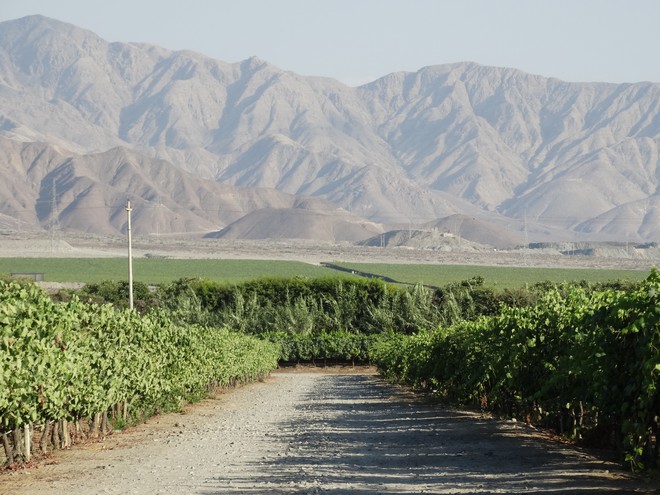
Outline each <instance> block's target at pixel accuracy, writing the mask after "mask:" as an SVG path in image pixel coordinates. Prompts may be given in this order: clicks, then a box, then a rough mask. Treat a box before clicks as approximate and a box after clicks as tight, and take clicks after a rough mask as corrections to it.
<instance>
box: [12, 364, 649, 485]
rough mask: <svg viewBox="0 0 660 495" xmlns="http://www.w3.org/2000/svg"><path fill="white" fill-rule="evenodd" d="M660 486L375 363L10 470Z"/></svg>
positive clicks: (29, 481) (274, 384) (320, 481)
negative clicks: (447, 403) (406, 381)
mask: <svg viewBox="0 0 660 495" xmlns="http://www.w3.org/2000/svg"><path fill="white" fill-rule="evenodd" d="M605 492H607V493H611V494H621V495H623V494H631V493H649V494H650V493H658V492H657V490H654V486H653V484H652V483H648V482H647V483H645V482H643V481H640V480H636V479H635V478H634V477H632V476H630V475H629V474H625V473H623V472H622V471H621V470H620V469H619V468H618V467H617V466H616V464H613V463H611V462H608V461H607V460H603V459H600V458H598V457H596V456H594V455H592V454H590V453H588V452H583V451H579V450H576V449H573V448H570V447H567V446H564V445H561V444H560V443H558V442H555V441H550V440H549V439H548V438H547V437H544V436H543V435H542V434H541V433H540V432H538V431H537V430H534V429H532V428H529V427H527V426H525V425H523V424H520V423H516V422H511V421H508V422H504V421H497V420H494V419H491V418H488V417H484V416H482V415H479V414H476V413H471V412H466V411H457V410H448V409H444V408H440V407H437V406H430V405H428V404H424V403H422V402H420V401H419V400H416V399H415V398H413V397H412V396H410V395H409V394H407V393H405V392H404V391H402V390H400V389H397V388H394V387H392V386H390V385H387V384H386V383H385V382H383V381H382V380H380V379H379V378H378V377H377V376H375V375H374V374H373V373H372V372H369V371H365V370H357V371H356V370H352V371H350V370H349V371H348V372H345V371H339V372H337V371H335V372H334V373H331V374H328V373H318V372H309V371H303V372H300V371H291V370H288V371H287V370H284V372H281V371H280V372H276V373H275V374H273V376H272V377H271V378H269V379H268V380H267V381H266V382H265V383H257V384H253V385H249V386H246V387H243V388H240V389H238V390H235V391H231V392H229V393H227V394H224V395H222V396H220V398H219V399H216V400H209V401H205V402H204V403H202V404H201V405H197V406H194V407H192V408H190V409H189V410H188V411H187V412H186V413H185V414H175V415H168V416H161V417H156V418H153V419H151V420H149V421H148V422H147V424H145V425H140V426H138V427H137V429H136V430H134V431H133V432H130V433H126V434H123V433H117V434H114V435H112V436H110V437H108V438H106V439H105V440H104V441H103V442H101V443H93V444H89V445H87V446H83V447H81V448H74V449H72V450H70V451H66V452H60V453H57V454H55V457H54V458H53V459H52V461H51V462H48V463H46V465H41V466H40V467H38V468H36V469H29V470H26V471H19V472H15V473H11V474H7V473H0V493H7V494H9V493H11V494H13V495H27V494H30V495H31V494H34V493H43V494H48V495H92V494H94V495H97V494H122V495H123V494H127V493H139V494H141V495H150V494H159V493H167V494H186V495H189V494H200V495H202V494H204V495H212V494H213V495H220V494H224V493H226V494H247V493H260V494H283V493H298V494H320V493H327V494H359V493H365V494H366V493H370V494H378V493H382V494H385V493H436V494H441V493H454V494H458V493H510V494H517V493H553V494H557V495H560V494H576V493H605Z"/></svg>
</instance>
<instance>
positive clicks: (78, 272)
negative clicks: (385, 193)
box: [0, 258, 650, 288]
mask: <svg viewBox="0 0 660 495" xmlns="http://www.w3.org/2000/svg"><path fill="white" fill-rule="evenodd" d="M335 264H336V265H339V266H342V267H344V268H347V269H349V270H354V271H359V272H366V273H372V274H376V275H379V276H382V277H389V278H391V279H393V280H396V281H397V282H402V283H411V284H415V283H423V284H427V285H435V286H442V285H446V284H448V283H451V282H457V281H461V280H467V279H470V278H472V277H482V278H483V279H484V283H485V285H487V286H491V287H495V288H511V287H521V286H524V285H525V284H533V283H535V282H540V281H546V280H548V281H551V282H568V281H580V280H586V281H589V282H603V281H607V280H642V279H644V278H645V277H647V276H648V274H649V273H650V270H616V269H599V268H537V267H504V266H475V265H433V264H422V265H417V264H386V263H346V262H336V263H335ZM16 272H18V273H26V272H37V273H43V274H44V278H45V280H46V281H48V282H85V283H93V282H100V281H103V280H115V281H118V280H127V279H128V262H127V260H126V259H125V258H0V274H4V275H9V274H10V273H16ZM296 276H299V277H310V278H311V277H346V276H351V274H350V273H346V272H342V271H338V270H333V269H331V268H325V267H322V266H317V265H312V264H308V263H303V262H299V261H279V260H278V261H273V260H222V259H169V258H136V259H134V260H133V278H134V280H136V281H139V282H145V283H148V284H161V283H167V282H171V281H173V280H177V279H180V278H184V277H190V278H208V279H211V280H216V281H224V282H228V283H236V282H241V281H246V280H252V279H256V278H260V277H296Z"/></svg>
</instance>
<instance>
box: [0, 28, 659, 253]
mask: <svg viewBox="0 0 660 495" xmlns="http://www.w3.org/2000/svg"><path fill="white" fill-rule="evenodd" d="M659 150H660V84H657V83H637V84H604V83H568V82H564V81H561V80H558V79H554V78H546V77H542V76H538V75H533V74H528V73H526V72H523V71H520V70H518V69H513V68H500V67H488V66H483V65H480V64H476V63H454V64H443V65H436V66H430V67H426V68H423V69H421V70H419V71H415V72H394V73H391V74H388V75H386V76H384V77H381V78H379V79H377V80H375V81H373V82H372V83H369V84H365V85H363V86H360V87H358V88H353V87H349V86H346V85H344V84H342V83H340V82H338V81H335V80H332V79H326V78H319V77H307V76H302V75H299V74H296V73H294V72H291V71H285V70H282V69H281V68H279V67H277V66H275V65H273V64H272V63H270V62H269V61H267V60H264V59H260V58H257V57H252V58H249V59H246V60H243V61H240V62H237V63H228V62H224V61H221V60H215V59H211V58H208V57H206V56H204V55H201V54H198V53H195V52H190V51H178V52H173V51H170V50H168V49H165V48H162V47H158V46H155V45H147V44H126V43H117V42H115V43H109V42H107V41H106V40H104V39H102V38H100V37H99V36H97V35H96V34H94V33H93V32H91V31H87V30H84V29H81V28H78V27H76V26H73V25H71V24H67V23H63V22H60V21H56V20H53V19H49V18H46V17H43V16H32V17H27V18H23V19H19V20H16V21H9V22H4V23H0V197H2V198H3V201H2V203H0V227H2V228H5V229H10V228H16V226H17V225H19V224H20V226H21V228H26V229H27V228H31V229H52V228H53V226H54V225H56V226H57V228H63V229H72V230H79V231H85V232H99V233H113V232H121V231H123V229H125V225H124V205H125V202H126V200H128V199H130V200H131V201H132V203H133V205H134V213H135V229H136V231H139V232H142V233H155V232H158V233H168V232H177V233H188V234H190V235H208V236H214V237H222V236H227V237H231V238H251V239H254V238H260V237H277V236H281V237H288V238H321V237H322V238H323V239H324V240H342V241H344V240H346V241H358V240H365V239H368V238H370V237H373V236H374V235H376V236H377V235H380V234H381V233H384V232H386V231H387V230H388V229H406V228H407V229H408V231H409V232H410V231H411V230H412V229H413V228H419V229H426V230H428V231H430V232H431V231H432V232H440V233H442V232H448V233H451V234H459V235H465V234H467V233H468V232H469V233H470V235H471V236H472V238H473V239H474V240H475V241H478V242H484V243H489V242H486V241H487V240H488V239H490V243H491V244H493V245H495V244H498V245H504V244H506V243H507V239H509V240H510V242H519V241H520V240H521V239H522V240H524V241H534V240H565V239H569V240H575V239H598V240H603V239H605V240H616V241H629V240H630V241H657V240H660V239H659V237H660V196H659V195H658V194H657V191H658V190H659V186H660V168H659V167H660V158H659V157H660V151H659ZM448 218H449V220H448ZM443 219H444V220H443ZM440 220H442V221H440ZM459 229H461V230H460V231H459Z"/></svg>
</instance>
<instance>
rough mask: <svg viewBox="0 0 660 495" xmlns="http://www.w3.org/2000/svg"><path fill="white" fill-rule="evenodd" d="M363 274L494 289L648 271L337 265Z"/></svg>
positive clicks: (607, 278)
mask: <svg viewBox="0 0 660 495" xmlns="http://www.w3.org/2000/svg"><path fill="white" fill-rule="evenodd" d="M337 265H339V266H341V267H344V268H349V269H351V270H354V271H357V272H363V273H373V274H378V275H380V276H381V277H388V278H390V279H393V280H395V281H397V282H401V283H411V284H416V283H423V284H425V285H433V286H443V285H446V284H449V283H452V282H459V281H462V280H468V279H471V278H473V277H482V278H483V279H484V285H486V286H489V287H495V288H500V289H503V288H513V287H523V286H525V285H526V284H528V285H531V284H534V283H536V282H544V281H550V282H573V281H582V280H586V281H587V282H605V281H610V280H643V279H644V278H646V277H647V276H648V275H649V273H650V272H651V271H650V270H618V269H610V268H540V267H519V266H515V267H514V266H481V265H414V264H387V263H337Z"/></svg>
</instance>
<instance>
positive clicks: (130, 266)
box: [126, 200, 133, 311]
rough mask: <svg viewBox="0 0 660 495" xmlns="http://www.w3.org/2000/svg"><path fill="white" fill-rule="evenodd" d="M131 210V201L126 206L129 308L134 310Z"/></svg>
mask: <svg viewBox="0 0 660 495" xmlns="http://www.w3.org/2000/svg"><path fill="white" fill-rule="evenodd" d="M132 211H133V209H132V208H131V202H130V200H129V201H128V203H127V204H126V215H127V217H128V224H127V225H128V228H127V232H128V307H129V308H130V309H131V311H132V310H133V253H132V251H131V249H132V248H131V212H132Z"/></svg>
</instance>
